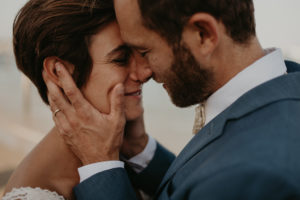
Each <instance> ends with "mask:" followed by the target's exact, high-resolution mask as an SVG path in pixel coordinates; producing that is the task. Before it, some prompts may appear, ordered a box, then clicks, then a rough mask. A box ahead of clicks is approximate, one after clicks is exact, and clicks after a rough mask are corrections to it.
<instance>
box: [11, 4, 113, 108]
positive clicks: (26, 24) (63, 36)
mask: <svg viewBox="0 0 300 200" xmlns="http://www.w3.org/2000/svg"><path fill="white" fill-rule="evenodd" d="M114 20H115V14H114V8H113V2H112V0H29V1H28V2H27V3H26V4H25V6H24V7H23V8H22V9H21V10H20V11H19V13H18V14H17V16H16V18H15V21H14V25H13V47H14V53H15V59H16V63H17V67H18V68H19V69H20V70H21V71H22V72H23V73H24V74H25V75H26V76H28V78H29V79H30V80H31V81H32V82H33V83H34V84H35V85H36V87H37V88H38V91H39V93H40V95H41V97H42V99H43V101H44V102H45V103H46V104H48V103H49V102H48V98H47V87H46V85H45V83H44V81H43V78H42V71H43V62H44V59H45V58H47V57H51V56H56V57H58V58H60V59H62V60H64V61H67V62H69V63H72V64H73V65H74V72H73V78H74V80H75V82H76V84H77V86H78V87H79V88H81V87H82V86H84V84H85V83H86V82H87V79H88V78H89V75H90V72H91V69H92V59H91V57H90V55H89V50H88V49H89V39H90V37H91V36H92V35H94V34H96V33H97V32H98V31H99V30H100V29H101V28H102V27H103V26H105V25H107V24H109V23H111V22H112V21H114Z"/></svg>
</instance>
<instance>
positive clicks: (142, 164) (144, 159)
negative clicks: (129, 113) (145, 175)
mask: <svg viewBox="0 0 300 200" xmlns="http://www.w3.org/2000/svg"><path fill="white" fill-rule="evenodd" d="M148 137H149V139H148V143H147V145H146V147H145V149H144V151H142V152H141V153H139V154H137V155H136V156H134V157H132V158H130V159H129V160H128V161H127V162H128V164H129V165H130V163H133V165H130V166H131V167H132V169H133V170H134V171H135V172H136V173H140V172H141V171H143V170H144V169H145V168H146V167H147V166H148V165H149V163H150V162H151V160H152V159H153V157H154V154H155V151H156V148H157V143H156V141H155V140H154V138H152V137H151V136H150V135H148Z"/></svg>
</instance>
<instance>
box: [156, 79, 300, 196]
mask: <svg viewBox="0 0 300 200" xmlns="http://www.w3.org/2000/svg"><path fill="white" fill-rule="evenodd" d="M295 85H299V86H300V73H291V74H289V75H284V76H281V77H279V78H277V79H275V80H273V81H269V82H267V83H265V84H263V85H261V86H258V87H257V88H254V89H253V90H251V91H249V92H247V93H246V94H244V95H243V96H242V97H241V98H239V99H238V100H237V101H236V102H235V103H234V104H233V105H231V106H230V107H229V108H227V109H226V110H225V111H223V112H222V113H221V114H220V115H218V116H217V117H216V118H215V119H214V120H212V121H211V122H210V123H208V124H207V125H206V126H205V127H204V128H203V129H202V130H201V131H200V132H199V133H198V134H197V135H195V136H194V138H193V139H192V140H191V141H190V142H189V143H188V144H187V145H186V147H185V148H184V149H183V150H182V152H181V153H180V154H179V155H178V157H177V158H176V159H175V161H174V162H173V163H172V165H171V166H170V168H169V170H168V171H167V173H166V175H165V176H164V178H163V180H162V182H161V184H160V187H159V190H158V193H157V194H159V193H160V191H161V190H162V188H164V185H165V184H166V183H168V181H169V180H170V178H171V177H172V176H173V175H174V174H175V173H176V171H177V170H178V169H180V168H181V167H182V166H184V164H186V163H187V162H188V161H189V160H190V159H192V158H193V156H195V155H196V154H197V153H199V152H200V151H201V150H202V149H204V148H205V147H206V146H207V145H209V144H210V143H212V142H213V141H214V140H216V139H217V138H219V137H221V136H222V134H223V128H224V126H225V124H226V122H227V121H228V120H230V119H238V118H240V117H242V116H243V115H245V114H247V113H249V112H252V111H253V110H255V109H258V108H260V107H263V106H265V105H267V104H269V103H272V102H275V101H280V100H282V99H288V98H293V99H294V98H297V99H299V97H300V90H299V89H295V88H297V87H295Z"/></svg>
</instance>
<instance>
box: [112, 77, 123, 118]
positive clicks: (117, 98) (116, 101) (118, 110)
mask: <svg viewBox="0 0 300 200" xmlns="http://www.w3.org/2000/svg"><path fill="white" fill-rule="evenodd" d="M110 102H111V103H110V115H111V116H114V117H121V116H122V115H123V114H124V86H123V84H121V83H119V84H117V85H116V86H115V87H114V89H113V90H112V95H111V97H110Z"/></svg>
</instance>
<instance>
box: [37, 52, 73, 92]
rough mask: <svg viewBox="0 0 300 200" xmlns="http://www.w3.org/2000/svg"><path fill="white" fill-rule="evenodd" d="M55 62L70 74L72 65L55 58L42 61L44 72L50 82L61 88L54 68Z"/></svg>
mask: <svg viewBox="0 0 300 200" xmlns="http://www.w3.org/2000/svg"><path fill="white" fill-rule="evenodd" d="M57 62H60V63H61V64H62V65H63V66H64V67H65V68H66V69H67V70H68V71H69V73H70V74H73V72H74V65H72V64H70V63H68V62H66V61H63V60H61V59H59V58H58V57H55V56H52V57H47V58H45V59H44V63H43V65H44V66H43V67H44V71H45V72H47V75H48V77H49V78H50V80H51V81H53V82H54V83H55V84H56V85H58V86H60V87H62V86H61V84H60V82H59V79H58V75H57V72H56V68H55V64H56V63H57Z"/></svg>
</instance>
